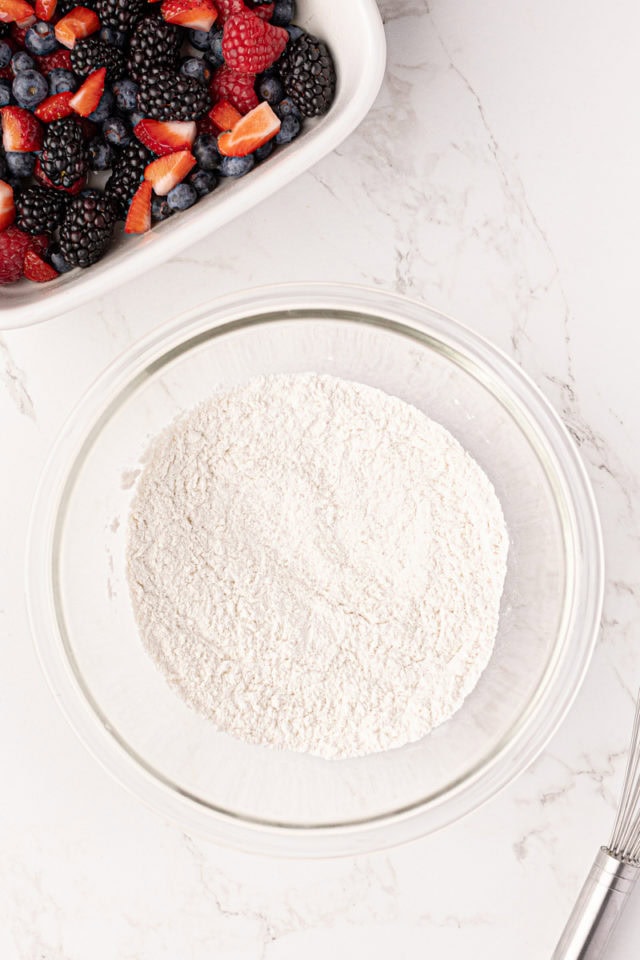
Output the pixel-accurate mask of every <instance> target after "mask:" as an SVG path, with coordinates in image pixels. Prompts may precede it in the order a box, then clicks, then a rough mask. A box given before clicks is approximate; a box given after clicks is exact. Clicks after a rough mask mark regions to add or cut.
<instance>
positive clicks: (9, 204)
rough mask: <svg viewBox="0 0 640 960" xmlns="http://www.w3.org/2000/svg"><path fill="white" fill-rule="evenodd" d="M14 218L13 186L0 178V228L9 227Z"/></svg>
mask: <svg viewBox="0 0 640 960" xmlns="http://www.w3.org/2000/svg"><path fill="white" fill-rule="evenodd" d="M15 218H16V207H15V204H14V202H13V187H12V186H10V184H8V183H5V182H4V180H0V230H6V229H7V227H10V226H11V224H12V223H13V221H14V220H15Z"/></svg>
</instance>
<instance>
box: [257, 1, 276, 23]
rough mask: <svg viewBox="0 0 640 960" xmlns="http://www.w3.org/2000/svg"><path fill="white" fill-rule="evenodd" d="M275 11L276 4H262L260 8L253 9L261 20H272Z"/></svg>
mask: <svg viewBox="0 0 640 960" xmlns="http://www.w3.org/2000/svg"><path fill="white" fill-rule="evenodd" d="M274 9H275V3H261V4H260V6H259V7H254V8H253V12H254V13H255V15H256V17H260V19H261V20H271V17H272V16H273V11H274Z"/></svg>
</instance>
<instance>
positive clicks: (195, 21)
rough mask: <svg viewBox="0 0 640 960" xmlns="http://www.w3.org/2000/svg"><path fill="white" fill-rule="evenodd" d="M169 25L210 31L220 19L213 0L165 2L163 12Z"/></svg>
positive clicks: (172, 0) (171, 0) (168, 0)
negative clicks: (173, 24) (174, 24)
mask: <svg viewBox="0 0 640 960" xmlns="http://www.w3.org/2000/svg"><path fill="white" fill-rule="evenodd" d="M160 12H161V13H162V16H163V17H164V19H165V20H166V21H167V23H176V24H178V26H180V27H190V28H191V29H192V30H207V31H208V30H210V29H211V27H212V26H213V24H214V23H215V21H216V20H217V18H218V11H217V9H216V7H215V6H214V5H213V3H212V0H163V4H162V8H161V11H160Z"/></svg>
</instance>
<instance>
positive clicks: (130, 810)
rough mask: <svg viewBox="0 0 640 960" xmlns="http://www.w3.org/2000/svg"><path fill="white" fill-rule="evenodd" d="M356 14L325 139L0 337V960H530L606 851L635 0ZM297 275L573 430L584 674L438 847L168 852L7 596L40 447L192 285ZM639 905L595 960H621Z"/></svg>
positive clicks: (637, 461)
mask: <svg viewBox="0 0 640 960" xmlns="http://www.w3.org/2000/svg"><path fill="white" fill-rule="evenodd" d="M381 6H382V10H383V15H384V19H385V22H386V32H387V38H388V45H389V64H388V70H387V76H386V80H385V83H384V86H383V89H382V91H381V93H380V96H379V98H378V100H377V102H376V104H375V106H374V108H373V110H372V111H371V113H370V115H369V117H368V118H367V119H366V121H365V122H364V124H363V125H362V126H361V128H360V129H359V130H358V131H357V132H356V133H355V134H354V135H353V136H352V137H351V138H350V139H349V140H348V141H347V142H346V143H345V144H344V145H343V146H342V147H341V148H340V149H339V150H338V151H336V153H334V154H333V155H331V156H330V157H328V158H327V159H326V160H324V161H323V162H322V163H321V164H319V165H318V166H317V167H316V168H314V169H313V170H312V171H311V172H310V173H308V174H306V175H305V176H303V177H302V178H300V179H299V180H297V181H296V182H295V183H292V184H291V185H290V186H289V187H288V188H287V189H286V190H285V191H283V192H281V193H280V194H279V195H278V196H276V197H273V198H272V199H270V200H268V201H267V202H264V203H263V204H262V205H261V206H259V207H257V208H256V209H255V210H254V211H253V212H252V213H250V214H249V215H247V216H244V217H243V218H242V219H240V220H238V221H236V222H235V223H232V224H230V225H229V226H227V227H225V228H224V229H222V230H220V231H219V232H218V233H217V234H216V235H214V236H211V237H210V238H208V239H207V240H205V241H203V242H201V243H199V244H197V245H196V246H194V247H192V248H191V249H189V250H188V251H187V252H186V253H184V255H182V256H180V257H177V258H176V259H174V260H173V261H171V262H170V263H168V264H165V265H162V266H159V267H158V268H157V269H156V270H154V271H153V272H151V273H149V274H147V275H145V276H144V277H143V278H141V280H140V281H138V282H137V283H134V284H129V285H127V286H125V287H122V288H120V289H118V290H116V291H114V292H113V293H112V294H111V295H110V296H109V297H106V298H104V299H103V300H101V301H98V302H96V303H94V304H92V305H90V306H89V307H86V308H82V309H79V310H77V311H75V312H73V313H70V314H68V315H66V316H64V317H60V318H58V319H56V320H53V321H50V322H49V323H46V324H43V325H41V326H38V327H34V328H31V329H27V330H23V331H17V332H12V333H5V334H4V335H3V336H2V338H1V339H0V429H1V435H2V439H3V451H2V471H1V472H0V501H1V502H2V510H1V511H0V539H1V542H2V544H3V548H2V551H1V554H2V555H1V557H0V633H1V635H2V644H1V646H0V718H1V720H2V722H1V723H0V756H1V757H2V791H1V792H0V849H1V850H2V856H1V857H0V956H2V958H3V960H88V958H91V960H113V958H118V960H205V958H206V960H209V958H212V957H215V958H216V960H293V958H296V960H298V958H299V957H302V956H304V957H305V958H306V960H321V958H322V960H324V958H325V957H327V956H332V957H334V958H335V960H343V958H344V960H347V958H350V957H352V956H358V957H360V956H363V957H364V956H366V957H367V958H368V960H388V958H390V957H392V958H394V960H404V958H406V960H414V958H418V957H427V956H433V957H437V958H447V960H471V958H473V960H475V958H477V957H492V958H493V960H513V958H514V957H518V958H519V960H540V958H544V957H548V956H549V955H550V954H551V952H552V949H553V946H554V944H555V941H556V938H557V935H558V934H559V932H560V929H561V928H562V925H563V923H564V920H565V918H566V916H567V914H568V911H569V909H570V907H571V905H572V903H573V900H574V897H575V895H576V892H577V889H578V887H579V885H580V884H581V882H582V879H583V877H584V874H585V872H586V870H587V869H588V866H589V865H590V863H591V860H592V859H593V856H594V854H595V852H596V850H597V847H598V846H599V844H600V843H602V842H605V841H606V840H607V838H608V834H609V831H610V827H611V824H612V818H613V811H614V809H615V804H616V799H617V796H618V793H619V789H620V784H621V780H622V774H623V767H624V758H625V752H626V747H627V741H628V736H629V732H630V724H631V717H632V712H633V703H634V700H635V692H636V689H637V687H638V684H639V683H640V650H639V648H638V632H637V626H636V624H637V621H638V614H639V604H640V582H639V580H638V569H639V563H638V560H639V552H640V507H639V504H640V498H639V487H640V442H639V441H640V405H639V404H638V402H637V370H638V356H639V355H640V325H639V324H638V321H637V317H636V315H635V310H636V296H637V293H638V280H637V278H638V266H637V262H636V260H637V249H638V243H637V235H638V230H637V217H638V210H640V176H639V174H638V170H639V169H640V114H639V112H638V109H637V91H638V89H639V88H640V82H639V81H640V68H639V66H638V55H637V43H636V38H637V36H638V31H639V30H640V12H639V11H638V7H637V4H636V3H632V2H631V0H619V2H618V3H616V4H610V5H609V6H608V7H607V9H606V11H605V10H604V9H603V7H602V4H600V3H595V2H594V0H582V2H578V0H565V2H563V3H555V2H552V0H536V2H535V3H534V2H532V0H522V2H520V3H514V4H505V3H504V2H501V0H485V2H484V3H482V4H479V3H477V2H474V0H429V2H427V0H382V2H381ZM307 279H315V280H344V281H356V282H363V283H367V284H373V285H380V286H384V287H388V288H392V289H395V290H398V291H402V292H406V293H408V294H411V295H413V296H416V297H419V298H422V299H423V300H425V301H426V302H428V303H429V304H430V305H432V306H433V307H435V308H437V309H439V310H442V311H444V312H446V313H449V314H451V315H453V316H455V317H456V318H457V319H459V320H461V321H463V322H464V323H467V324H469V325H470V326H472V327H474V328H475V329H476V330H478V331H479V332H481V333H482V334H484V335H486V336H487V337H489V338H491V340H493V341H494V342H495V343H496V344H498V345H499V346H500V347H502V348H503V349H504V350H506V351H507V352H508V353H509V354H510V355H511V356H513V357H515V359H516V360H517V361H518V362H519V363H520V364H521V365H522V367H523V368H524V369H525V370H526V371H527V372H528V373H529V374H530V376H531V377H532V378H533V379H534V380H535V382H536V383H537V384H538V385H539V386H540V388H541V389H542V390H543V391H544V393H545V394H546V395H547V397H548V398H549V400H550V401H551V403H552V404H553V405H554V407H555V408H556V410H557V411H558V412H559V413H560V414H561V416H562V417H563V419H564V421H565V422H566V424H567V425H568V427H569V428H570V430H571V432H572V433H573V435H574V437H575V439H576V441H577V443H578V444H579V447H580V450H581V453H582V456H583V458H584V461H585V463H586V465H587V468H588V471H589V474H590V477H591V480H592V482H593V485H594V489H595V492H596V497H597V500H598V503H599V507H600V511H601V515H602V521H603V527H604V537H605V547H606V558H607V588H606V601H605V611H604V620H603V627H602V634H601V638H600V641H599V644H598V647H597V650H596V653H595V657H594V659H593V663H592V666H591V669H590V671H589V674H588V676H587V679H586V682H585V684H584V686H583V688H582V690H581V692H580V694H579V696H578V698H577V701H576V703H575V705H574V707H573V709H572V710H571V713H570V714H569V716H568V718H567V720H566V721H565V722H564V724H563V726H562V727H561V729H560V731H559V732H558V733H557V735H556V736H555V737H554V739H553V740H552V742H551V743H550V744H549V746H548V748H547V749H546V750H545V752H544V754H543V755H542V756H541V757H540V758H539V760H538V761H537V762H536V763H535V764H534V765H533V766H532V767H531V768H530V769H529V770H528V771H527V772H526V773H524V774H523V775H522V776H521V777H520V778H519V779H518V780H517V782H515V783H514V784H513V785H512V786H510V787H509V788H508V789H506V790H505V791H504V792H503V793H502V794H501V795H500V796H499V797H497V798H496V799H494V800H493V801H492V802H490V803H488V804H487V805H486V806H485V807H484V808H482V809H481V810H479V811H477V812H476V813H475V814H473V815H471V816H469V817H467V818H466V819H465V820H464V821H462V822H460V823H458V824H456V825H454V826H452V827H449V828H448V829H447V830H445V831H443V832H442V833H440V834H438V835H436V836H432V837H427V838H425V839H423V840H421V841H418V842H414V843H412V844H408V845H406V846H404V847H402V848H399V849H395V850H390V851H386V852H384V853H380V854H375V855H371V856H366V857H361V858H357V859H351V860H349V859H346V860H337V861H328V862H319V863H318V862H278V861H271V860H267V859H262V858H259V857H251V856H248V855H245V854H240V853H235V852H233V851H229V850H224V849H219V848H216V847H214V846H212V845H209V844H207V843H206V842H204V841H201V840H197V839H192V838H190V837H188V836H186V835H184V834H183V833H182V832H181V831H180V829H179V828H177V827H176V826H175V825H173V824H172V823H169V822H165V821H163V820H162V819H161V818H160V817H158V816H157V815H155V814H154V813H152V812H149V811H148V810H147V809H146V808H145V807H143V806H142V804H141V803H140V802H139V801H138V800H137V799H135V798H133V797H131V796H129V795H128V794H127V793H126V792H125V791H124V790H123V789H122V788H121V787H120V786H119V785H117V784H116V783H114V782H113V781H112V780H111V779H110V778H109V776H108V775H107V774H106V773H104V772H103V771H102V769H101V768H100V767H99V766H98V765H97V764H96V763H95V762H94V760H93V759H92V758H91V757H90V756H89V754H88V753H87V751H86V750H85V748H84V747H83V746H82V745H81V744H80V742H79V741H78V740H77V739H76V736H75V735H74V733H73V732H72V731H71V729H70V728H69V727H68V726H67V723H66V721H65V720H64V719H63V717H62V716H61V714H60V713H59V711H58V709H57V707H56V706H55V704H54V702H53V700H52V698H51V696H50V694H49V692H48V689H47V687H46V684H45V681H44V679H43V676H42V674H41V672H40V669H39V667H38V664H37V662H36V658H35V654H34V651H33V648H32V644H31V639H30V636H29V630H28V626H27V620H26V613H25V608H24V583H23V554H24V540H25V534H26V528H27V523H28V516H29V510H30V505H31V501H32V497H33V493H34V489H35V485H36V482H37V479H38V476H39V473H40V469H41V467H42V464H43V462H44V458H45V456H46V453H47V451H48V449H49V447H50V445H51V443H52V441H53V439H54V437H55V435H56V433H57V431H58V429H59V428H60V426H61V424H62V422H63V420H64V419H65V417H66V416H67V414H68V413H69V412H70V410H71V408H72V407H73V405H74V404H75V403H76V402H77V400H78V399H79V397H80V396H81V394H82V392H83V390H84V389H85V388H86V387H87V386H88V385H89V384H90V383H91V382H92V380H93V379H94V377H95V376H96V375H97V374H98V373H99V372H100V371H101V370H102V369H103V367H104V366H105V365H106V364H107V363H108V362H109V361H110V360H111V359H112V358H113V357H115V356H116V355H117V354H118V353H119V352H120V351H122V350H123V349H124V348H126V347H127V346H128V345H129V344H130V343H131V342H132V340H133V339H134V338H137V337H139V336H140V335H142V334H144V333H145V332H147V331H148V330H150V329H151V328H153V327H154V326H155V325H157V324H158V323H159V322H161V321H162V320H165V319H167V318H169V317H171V316H172V315H174V314H175V313H176V312H178V311H179V310H182V309H185V308H188V307H190V306H192V305H195V304H197V303H198V302H200V301H202V300H203V299H205V298H207V297H210V296H212V295H214V294H217V293H225V292H229V291H233V290H238V289H241V288H246V287H249V286H252V285H257V284H261V283H266V282H278V281H285V280H307ZM637 893H638V896H637V897H636V901H635V903H636V909H635V911H634V910H629V911H628V912H627V914H626V915H625V917H624V919H623V921H622V924H621V926H620V928H619V930H618V932H617V934H616V939H615V942H614V943H613V944H612V948H611V951H610V956H611V960H622V958H628V957H629V956H630V955H631V954H632V951H634V949H635V951H637V950H638V949H639V948H640V889H639V890H638V891H637ZM634 914H635V915H634Z"/></svg>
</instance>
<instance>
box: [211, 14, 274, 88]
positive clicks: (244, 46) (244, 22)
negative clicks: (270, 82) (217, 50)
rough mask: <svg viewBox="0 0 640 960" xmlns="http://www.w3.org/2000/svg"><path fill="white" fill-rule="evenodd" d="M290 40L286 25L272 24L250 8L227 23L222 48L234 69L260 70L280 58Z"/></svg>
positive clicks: (241, 71) (258, 71) (245, 71)
mask: <svg viewBox="0 0 640 960" xmlns="http://www.w3.org/2000/svg"><path fill="white" fill-rule="evenodd" d="M288 42H289V34H288V33H287V31H286V30H285V29H284V28H283V27H272V26H271V24H270V23H267V22H266V21H265V20H261V19H260V17H256V15H255V13H251V12H250V11H248V10H247V11H246V12H245V13H238V14H236V15H235V16H233V17H229V19H228V20H227V22H226V23H225V25H224V34H223V38H222V52H223V54H224V59H225V63H226V64H227V66H228V67H230V69H231V70H235V71H236V72H237V73H261V72H262V71H263V70H266V69H267V67H270V66H271V64H272V63H274V62H275V61H276V60H277V59H278V57H279V56H280V54H281V53H282V52H283V50H284V48H285V47H286V45H287V43H288Z"/></svg>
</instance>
